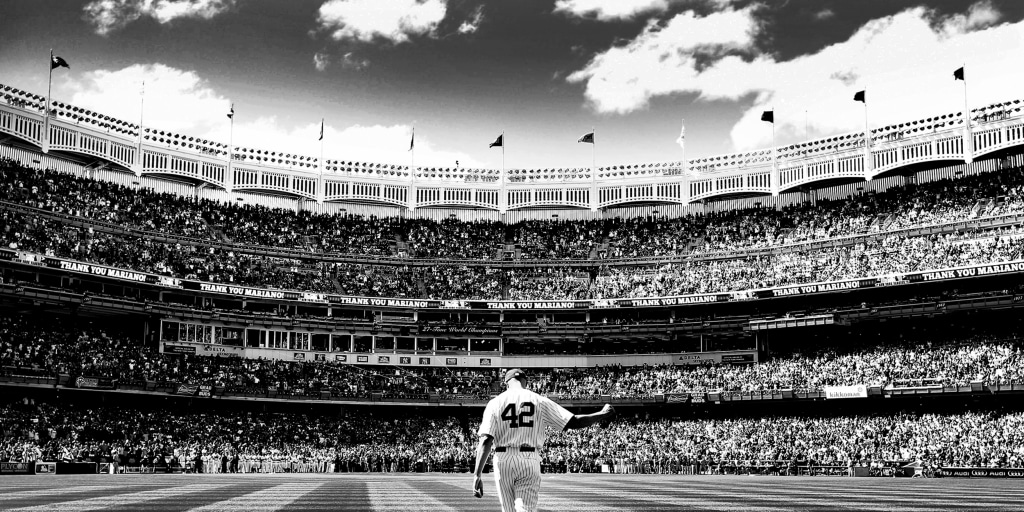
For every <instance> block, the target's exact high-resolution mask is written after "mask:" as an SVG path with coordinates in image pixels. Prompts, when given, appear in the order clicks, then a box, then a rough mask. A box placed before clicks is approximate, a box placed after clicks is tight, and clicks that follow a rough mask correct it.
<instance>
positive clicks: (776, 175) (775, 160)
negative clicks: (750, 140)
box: [772, 105, 779, 195]
mask: <svg viewBox="0 0 1024 512" xmlns="http://www.w3.org/2000/svg"><path fill="white" fill-rule="evenodd" d="M772 175H773V176H772V177H773V178H774V179H775V183H776V186H775V187H774V190H773V193H774V195H778V194H779V189H778V182H779V159H778V153H777V152H776V150H775V106H774V105H772Z"/></svg>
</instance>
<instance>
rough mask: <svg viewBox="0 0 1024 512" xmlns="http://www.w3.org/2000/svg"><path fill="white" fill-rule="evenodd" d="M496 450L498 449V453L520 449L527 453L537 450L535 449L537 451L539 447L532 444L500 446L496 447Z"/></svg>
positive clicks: (519, 450)
mask: <svg viewBox="0 0 1024 512" xmlns="http://www.w3.org/2000/svg"><path fill="white" fill-rule="evenodd" d="M494 451H496V452H498V453H502V452H507V451H513V452H516V451H518V452H522V453H527V452H535V451H537V449H536V448H534V447H532V446H499V447H497V448H495V449H494Z"/></svg>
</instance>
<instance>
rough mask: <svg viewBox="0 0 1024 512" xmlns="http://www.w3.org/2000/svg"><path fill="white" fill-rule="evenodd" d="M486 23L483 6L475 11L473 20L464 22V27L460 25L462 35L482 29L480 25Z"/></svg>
mask: <svg viewBox="0 0 1024 512" xmlns="http://www.w3.org/2000/svg"><path fill="white" fill-rule="evenodd" d="M483 21H484V7H483V6H482V5H481V6H480V7H477V8H476V10H475V11H473V16H472V18H471V19H469V20H466V21H463V22H462V25H459V33H460V34H472V33H474V32H476V31H477V29H479V28H480V23H482V22H483Z"/></svg>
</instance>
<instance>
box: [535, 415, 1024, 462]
mask: <svg viewBox="0 0 1024 512" xmlns="http://www.w3.org/2000/svg"><path fill="white" fill-rule="evenodd" d="M1022 441H1024V414H1022V413H1020V412H1012V413H1003V414H1000V413H990V412H968V413H960V414H898V415H873V416H839V417H762V418H731V419H688V420H664V419H662V420H650V419H641V418H633V419H627V420H620V421H615V422H614V423H612V424H610V425H609V426H607V427H604V428H590V429H585V430H569V431H564V432H558V433H555V434H554V435H552V436H551V437H550V438H549V440H548V443H547V448H548V449H547V453H546V454H545V456H546V458H547V460H548V461H550V462H553V463H563V464H566V465H567V466H568V467H569V469H570V471H573V470H575V471H580V470H585V469H586V468H590V467H593V466H594V465H595V464H610V465H615V466H620V467H624V469H625V471H626V472H638V473H653V472H661V471H664V468H666V467H680V466H683V467H685V466H698V467H699V468H701V469H700V470H701V471H704V472H722V471H723V466H733V467H736V466H747V467H757V466H765V465H771V466H776V467H777V468H782V470H781V471H779V472H780V473H782V474H787V473H788V474H795V471H793V470H788V468H790V467H791V466H793V467H796V466H799V465H808V464H810V465H837V466H871V465H876V464H879V463H881V462H883V461H899V462H900V463H903V464H918V465H925V466H945V467H965V466H967V467H970V466H983V467H1013V468H1019V467H1024V444H1022ZM766 463H767V464H766Z"/></svg>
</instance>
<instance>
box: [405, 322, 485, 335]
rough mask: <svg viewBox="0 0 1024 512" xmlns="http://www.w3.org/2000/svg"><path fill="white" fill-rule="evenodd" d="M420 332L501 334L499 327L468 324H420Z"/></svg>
mask: <svg viewBox="0 0 1024 512" xmlns="http://www.w3.org/2000/svg"><path fill="white" fill-rule="evenodd" d="M419 333H420V334H471V335H478V336H482V335H487V334H490V335H494V336H501V327H498V326H495V327H485V326H470V325H421V326H420V328H419Z"/></svg>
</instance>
